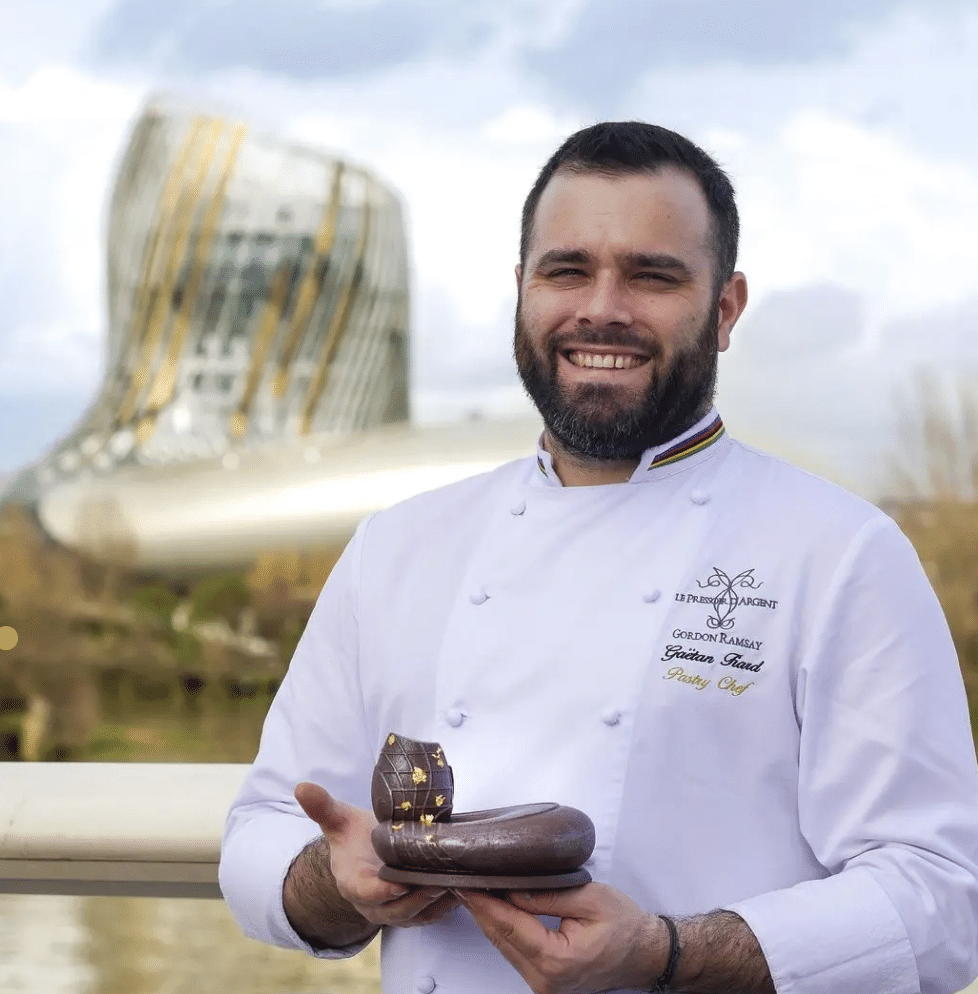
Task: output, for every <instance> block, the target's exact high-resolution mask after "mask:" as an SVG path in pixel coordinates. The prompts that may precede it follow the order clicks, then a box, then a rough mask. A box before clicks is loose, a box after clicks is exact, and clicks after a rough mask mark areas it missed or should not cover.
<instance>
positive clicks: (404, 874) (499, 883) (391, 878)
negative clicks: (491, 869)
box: [379, 866, 591, 890]
mask: <svg viewBox="0 0 978 994" xmlns="http://www.w3.org/2000/svg"><path fill="white" fill-rule="evenodd" d="M379 876H380V879H381V880H386V881H388V883H394V884H412V885H413V886H415V887H458V888H461V889H464V890H564V889H565V888H567V887H581V886H582V885H583V884H589V883H590V882H591V874H590V873H588V871H587V870H574V872H573V873H553V874H550V875H549V876H538V877H503V876H491V875H488V874H476V873H434V872H432V871H430V870H425V871H422V870H397V869H395V868H394V867H393V866H382V867H381V868H380V873H379Z"/></svg>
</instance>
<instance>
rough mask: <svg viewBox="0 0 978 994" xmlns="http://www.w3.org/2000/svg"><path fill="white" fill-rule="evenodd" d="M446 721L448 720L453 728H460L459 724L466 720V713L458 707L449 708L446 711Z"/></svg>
mask: <svg viewBox="0 0 978 994" xmlns="http://www.w3.org/2000/svg"><path fill="white" fill-rule="evenodd" d="M445 721H447V722H448V724H449V725H451V726H452V728H458V726H459V725H461V724H462V722H463V721H465V715H464V714H462V712H461V711H460V710H459V709H458V708H449V709H448V710H447V711H446V712H445Z"/></svg>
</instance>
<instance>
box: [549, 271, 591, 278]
mask: <svg viewBox="0 0 978 994" xmlns="http://www.w3.org/2000/svg"><path fill="white" fill-rule="evenodd" d="M582 275H583V272H582V270H580V269H555V270H554V271H553V272H552V273H551V274H550V278H551V279H560V278H561V277H562V276H582Z"/></svg>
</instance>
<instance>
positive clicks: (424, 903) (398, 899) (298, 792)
mask: <svg viewBox="0 0 978 994" xmlns="http://www.w3.org/2000/svg"><path fill="white" fill-rule="evenodd" d="M295 799H296V800H297V801H298V802H299V805H300V806H301V808H302V810H303V811H305V813H306V814H307V815H308V816H309V817H310V818H311V819H312V820H313V821H314V822H316V824H317V825H318V826H319V828H320V831H321V832H322V833H323V837H322V839H319V840H317V841H316V842H314V843H312V844H311V845H310V846H307V847H306V849H304V850H303V851H302V853H301V854H300V855H299V856H298V858H297V859H296V860H295V862H294V863H293V864H292V867H291V869H290V870H289V873H288V875H287V877H286V879H285V886H284V890H283V900H284V904H285V912H286V915H287V916H288V918H289V921H290V922H291V923H292V927H293V928H294V929H295V930H296V932H297V933H298V934H299V935H301V936H302V937H303V938H304V939H306V941H307V942H309V943H310V944H311V945H316V946H320V947H330V946H332V947H337V946H344V945H352V944H353V943H354V942H358V941H362V940H363V939H365V938H367V937H368V936H370V935H372V934H373V933H375V932H376V931H377V928H378V927H379V926H381V925H399V926H411V925H427V924H429V923H430V922H433V921H437V920H438V919H440V918H443V917H444V916H445V915H447V914H448V913H449V912H450V911H452V910H454V909H455V908H456V907H458V903H459V902H458V899H457V898H456V897H455V896H454V895H453V894H451V893H448V892H447V891H445V890H440V889H437V888H431V887H404V886H402V885H401V884H395V883H388V882H387V881H385V880H381V879H380V876H379V875H378V870H379V869H380V867H381V866H382V865H383V864H382V863H381V861H380V859H379V857H378V856H377V854H376V853H375V852H374V848H373V845H372V843H371V841H370V833H371V831H372V830H373V828H374V826H375V825H376V824H377V821H376V819H375V818H374V817H373V815H372V814H370V813H369V812H367V811H364V810H362V809H361V808H356V807H353V806H352V805H350V804H344V803H343V802H342V801H337V800H336V799H335V798H334V797H331V796H330V794H329V793H328V792H327V791H325V790H323V788H322V787H319V786H317V785H316V784H313V783H300V784H299V785H298V786H297V787H296V789H295Z"/></svg>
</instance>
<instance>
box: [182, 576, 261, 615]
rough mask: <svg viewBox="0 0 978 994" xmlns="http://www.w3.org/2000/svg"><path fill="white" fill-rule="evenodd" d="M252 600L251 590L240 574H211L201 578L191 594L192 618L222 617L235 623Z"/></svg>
mask: <svg viewBox="0 0 978 994" xmlns="http://www.w3.org/2000/svg"><path fill="white" fill-rule="evenodd" d="M251 600H252V593H251V590H250V589H249V587H248V584H247V582H246V581H245V578H244V577H243V576H241V575H240V574H238V573H229V574H224V575H220V576H210V577H207V578H206V579H204V580H201V581H200V582H199V583H198V584H197V585H196V586H195V587H194V589H193V591H192V593H191V595H190V601H191V604H192V609H191V618H192V619H193V620H194V621H211V620H214V619H220V620H223V621H226V622H227V623H228V624H229V625H234V624H236V623H237V620H238V616H239V615H240V613H241V611H242V610H243V609H244V608H246V607H247V606H248V605H249V604H250V603H251Z"/></svg>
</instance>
